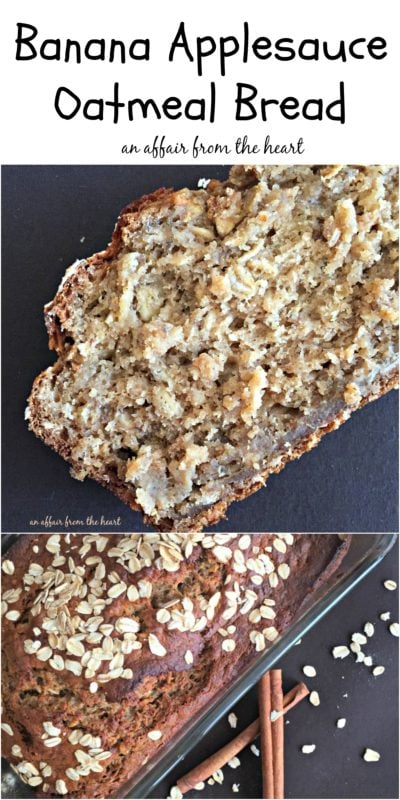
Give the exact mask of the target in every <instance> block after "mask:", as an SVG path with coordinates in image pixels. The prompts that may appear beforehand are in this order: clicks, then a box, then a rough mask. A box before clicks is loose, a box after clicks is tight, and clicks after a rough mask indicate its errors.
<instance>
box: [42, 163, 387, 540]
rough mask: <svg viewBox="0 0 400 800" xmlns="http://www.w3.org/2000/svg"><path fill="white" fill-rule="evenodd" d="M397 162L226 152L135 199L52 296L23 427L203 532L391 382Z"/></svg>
mask: <svg viewBox="0 0 400 800" xmlns="http://www.w3.org/2000/svg"><path fill="white" fill-rule="evenodd" d="M396 220H397V170H396V169H395V168H392V167H381V166H368V167H364V166H360V167H353V166H336V167H332V166H327V167H320V166H318V167H293V166H282V167H266V166H264V167H233V168H232V170H231V172H230V177H229V180H228V181H227V182H225V183H219V182H218V181H211V182H210V184H209V185H208V187H207V190H204V189H198V190H188V189H181V190H180V191H172V190H164V189H161V190H159V191H158V192H155V193H154V194H152V195H150V196H146V197H144V198H142V199H141V200H139V201H137V202H136V203H133V204H132V205H131V206H128V207H127V208H126V209H125V210H124V211H123V212H122V213H121V215H120V217H119V220H118V223H117V226H116V229H115V231H114V235H113V239H112V242H111V244H110V245H109V247H108V248H107V249H106V250H105V251H103V252H101V253H98V254H96V255H95V256H93V257H92V258H89V259H88V260H83V261H79V262H77V263H76V264H75V265H73V266H72V267H71V268H70V270H68V271H67V273H66V276H65V278H64V280H63V282H62V284H61V286H60V289H59V291H58V293H57V295H56V297H55V298H54V300H53V301H52V302H51V303H49V305H48V306H46V324H47V327H48V331H49V336H50V347H51V348H55V349H56V351H57V352H58V360H57V362H56V363H55V364H54V365H53V366H52V367H50V368H49V369H47V370H45V372H43V373H42V374H41V375H39V377H38V378H37V379H36V381H35V384H34V387H33V390H32V393H31V396H30V399H29V406H28V410H27V416H28V419H29V425H30V427H31V429H32V430H33V431H34V432H35V433H36V434H37V435H38V436H39V437H40V438H41V439H43V441H44V442H46V443H47V444H49V445H51V446H52V447H53V448H54V449H55V450H56V451H57V452H59V453H60V454H61V455H62V456H63V457H64V458H65V459H66V460H67V461H69V462H70V463H71V464H72V467H73V475H74V476H75V477H76V478H79V479H83V478H85V477H86V476H89V477H92V478H94V479H95V480H97V481H99V482H100V483H102V484H103V485H104V486H106V487H108V488H109V489H111V490H112V491H113V492H115V493H116V494H117V495H118V496H119V497H120V498H121V499H122V500H124V501H125V502H126V503H128V505H130V506H131V507H132V508H134V509H140V510H143V512H144V514H145V516H146V520H147V521H148V522H149V523H150V524H152V525H153V526H155V527H157V528H159V529H164V530H168V529H173V530H182V531H184V530H197V529H201V528H202V527H203V526H204V525H207V524H210V523H214V522H216V521H218V519H219V518H220V517H221V516H222V515H223V513H224V511H225V509H226V507H227V506H228V504H229V503H230V502H231V501H232V500H234V499H238V498H242V497H245V496H246V495H248V494H250V493H251V492H253V491H255V490H256V489H258V488H260V486H262V485H263V483H264V482H265V479H266V477H267V476H268V475H269V474H270V473H271V472H276V471H278V470H280V469H281V468H282V466H283V465H284V464H285V463H286V462H287V461H288V460H290V459H292V458H296V457H298V456H299V455H300V454H301V453H303V452H304V451H305V450H309V449H310V448H311V447H313V446H314V445H315V444H317V442H318V441H319V439H320V438H321V436H322V435H323V434H324V433H326V432H328V431H330V430H332V429H334V428H336V427H338V425H340V424H341V423H342V422H343V421H344V420H346V419H347V418H348V417H349V415H350V413H351V411H352V410H354V409H355V408H357V407H358V406H361V405H363V404H364V403H365V402H367V401H369V400H373V399H374V398H376V397H378V396H379V395H381V394H383V393H384V392H386V391H387V390H388V389H390V388H391V387H393V386H395V385H396V384H397V379H398V367H397V355H396V350H397V333H396V327H395V326H396V318H397V291H396V286H395V284H396V279H397V245H396V242H397V221H396Z"/></svg>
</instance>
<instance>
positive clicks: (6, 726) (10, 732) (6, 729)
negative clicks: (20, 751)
mask: <svg viewBox="0 0 400 800" xmlns="http://www.w3.org/2000/svg"><path fill="white" fill-rule="evenodd" d="M1 729H2V731H4V732H5V733H8V735H9V736H14V731H13V729H12V727H11V725H9V724H8V722H2V723H1Z"/></svg>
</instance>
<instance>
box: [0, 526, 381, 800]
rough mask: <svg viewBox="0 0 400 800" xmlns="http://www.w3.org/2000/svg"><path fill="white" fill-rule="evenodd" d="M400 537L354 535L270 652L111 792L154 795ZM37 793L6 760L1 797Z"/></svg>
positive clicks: (6, 540) (7, 539) (6, 538)
mask: <svg viewBox="0 0 400 800" xmlns="http://www.w3.org/2000/svg"><path fill="white" fill-rule="evenodd" d="M17 535H20V536H23V535H24V534H3V535H2V545H3V552H4V550H5V549H7V548H8V547H9V546H10V544H11V543H12V541H13V540H14V539H15V537H16V536H17ZM311 535H312V534H311ZM343 535H346V534H341V536H343ZM396 536H397V534H394V533H393V534H391V533H382V534H374V533H371V534H368V533H365V534H364V533H358V534H353V535H352V539H351V544H350V548H349V552H348V554H347V556H346V558H345V559H344V560H343V562H342V564H341V565H340V567H339V569H338V570H337V571H336V572H335V573H334V574H333V575H332V576H331V577H330V579H329V580H328V581H327V582H326V583H325V584H323V585H322V586H321V587H320V589H319V590H318V591H317V592H315V593H314V594H313V595H312V596H311V598H310V600H309V601H308V603H307V604H306V605H303V607H302V610H301V613H300V614H299V615H298V617H297V618H296V619H295V620H294V621H293V622H292V623H291V625H290V626H289V627H288V628H287V629H286V631H285V632H284V634H282V636H281V637H280V638H279V639H277V640H276V642H274V643H273V644H272V645H271V646H270V648H269V649H268V650H267V651H264V652H262V653H259V654H255V657H254V660H253V661H252V662H251V664H250V665H248V666H247V667H246V669H245V670H244V671H243V672H242V673H241V674H239V675H238V676H237V678H236V680H235V681H234V682H233V683H232V684H231V685H230V686H229V688H228V689H226V688H225V689H223V690H222V691H221V692H220V693H219V694H218V695H216V696H215V697H214V699H213V700H212V702H211V703H210V704H209V705H208V706H207V707H206V708H205V709H204V710H203V711H202V712H201V713H200V714H199V716H198V717H197V718H196V719H193V720H190V721H189V722H188V723H187V724H186V725H185V726H184V727H183V728H182V729H181V730H180V731H179V732H178V733H177V734H176V736H175V737H174V738H173V739H172V740H170V741H169V742H168V743H167V744H166V745H165V747H164V748H162V749H161V750H159V751H158V753H157V755H156V756H155V757H154V758H153V759H151V760H150V761H149V762H148V764H146V765H145V766H144V767H143V769H142V770H140V772H139V773H136V775H135V776H134V778H133V779H132V780H131V781H130V782H129V784H127V785H126V786H125V787H124V790H123V791H122V792H121V793H119V794H118V795H112V796H115V797H117V796H118V797H121V796H122V797H126V798H145V797H152V796H154V789H155V787H156V785H157V783H158V782H159V781H160V780H162V779H163V778H164V777H165V775H166V774H167V773H168V771H169V770H170V769H172V767H174V766H176V764H177V763H178V762H179V761H181V760H182V759H183V758H184V757H185V755H186V754H187V753H188V752H189V751H190V750H192V749H193V748H195V747H196V746H197V745H198V743H199V742H200V741H201V739H203V738H204V736H206V735H207V733H208V732H209V731H210V730H211V728H212V727H213V725H215V723H216V722H217V721H218V720H219V719H220V718H221V717H222V716H223V715H225V714H226V713H227V712H228V711H229V709H230V708H231V707H232V706H233V705H234V704H235V703H236V702H237V701H238V700H239V699H240V698H241V697H242V696H243V695H244V694H245V693H246V692H247V691H248V690H249V689H250V688H251V687H252V686H253V685H254V684H255V683H257V681H258V680H259V679H260V677H261V675H263V673H264V672H266V671H267V670H268V669H270V668H271V667H273V665H274V664H275V663H276V662H277V661H278V660H279V659H280V658H281V657H282V656H283V655H284V653H286V651H287V650H289V648H290V647H292V646H293V644H294V643H295V642H296V641H297V640H298V639H300V638H302V637H303V636H304V635H305V634H306V633H307V631H308V630H310V628H312V627H313V626H314V625H315V624H316V623H317V622H319V621H320V620H322V618H323V617H324V616H325V614H327V613H328V611H330V610H331V609H333V608H334V607H335V606H336V605H337V604H338V603H339V602H340V600H341V599H342V598H343V597H344V596H345V595H346V594H347V593H348V592H350V591H351V590H352V589H354V587H356V586H357V584H358V583H359V581H361V580H362V579H363V578H364V577H365V576H366V575H368V573H369V572H370V571H371V570H372V569H374V567H375V566H376V565H377V564H378V563H379V562H380V561H381V560H382V558H383V557H384V556H385V555H386V554H387V553H388V552H389V550H390V549H391V547H392V546H393V544H394V542H395V540H396ZM338 613H340V610H339V611H338ZM182 771H184V768H183V769H182ZM35 796H36V795H35V794H34V793H33V792H32V791H31V790H30V789H29V787H27V786H26V785H25V784H23V783H22V782H21V781H19V780H18V778H17V777H16V775H15V773H14V772H13V771H12V770H11V768H10V767H9V765H8V764H7V763H6V762H3V775H2V797H3V798H20V799H22V798H29V797H32V798H34V797H35Z"/></svg>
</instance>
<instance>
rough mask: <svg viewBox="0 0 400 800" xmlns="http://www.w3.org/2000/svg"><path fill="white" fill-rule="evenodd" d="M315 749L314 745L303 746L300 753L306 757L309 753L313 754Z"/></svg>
mask: <svg viewBox="0 0 400 800" xmlns="http://www.w3.org/2000/svg"><path fill="white" fill-rule="evenodd" d="M315 748H316V745H315V744H303V746H302V748H301V752H302V753H305V754H306V755H309V754H310V753H313V752H314V750H315Z"/></svg>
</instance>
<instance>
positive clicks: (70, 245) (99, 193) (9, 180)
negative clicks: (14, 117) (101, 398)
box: [2, 165, 398, 532]
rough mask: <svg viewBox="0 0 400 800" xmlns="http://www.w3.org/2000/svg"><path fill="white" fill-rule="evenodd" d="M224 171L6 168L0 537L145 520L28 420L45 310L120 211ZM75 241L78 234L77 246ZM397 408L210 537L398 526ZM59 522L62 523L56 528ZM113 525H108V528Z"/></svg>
mask: <svg viewBox="0 0 400 800" xmlns="http://www.w3.org/2000/svg"><path fill="white" fill-rule="evenodd" d="M226 174H227V168H226V167H212V166H210V167H204V166H192V167H188V166H185V167H175V166H158V165H157V166H146V167H143V168H141V167H129V166H124V167H119V166H114V167H86V166H75V167H70V166H68V167H51V166H45V167H3V170H2V178H3V517H2V530H3V531H12V532H13V531H29V530H37V529H38V528H37V527H35V526H34V525H32V524H31V522H32V521H34V520H37V521H39V529H40V528H41V529H42V530H43V529H44V524H43V523H44V521H45V520H46V517H50V518H51V529H52V530H65V529H66V526H65V520H66V518H69V520H70V521H72V522H73V521H75V522H76V524H75V525H74V524H70V525H69V526H68V529H70V530H90V529H91V525H92V524H93V523H92V524H91V523H90V522H89V523H87V518H88V517H92V518H93V519H94V520H97V521H98V523H101V522H102V517H103V518H104V520H105V521H106V522H108V525H107V524H105V525H102V524H97V526H96V527H97V530H109V529H110V527H109V524H110V523H111V526H112V529H113V530H122V531H127V530H128V531H139V530H142V529H143V522H142V517H141V515H139V514H137V513H133V512H131V511H130V510H129V509H128V508H127V507H126V506H125V505H123V504H122V503H121V502H120V501H119V500H117V499H116V498H115V497H113V495H111V494H110V493H109V492H107V491H106V490H104V489H102V488H101V487H100V486H98V485H97V484H95V483H94V482H93V481H87V480H86V481H85V482H83V483H79V482H77V481H74V480H73V479H72V478H70V476H69V468H68V466H67V464H65V463H64V462H63V460H62V459H61V458H60V457H59V456H57V455H56V454H55V453H53V452H52V451H51V450H50V449H49V448H47V447H45V445H43V444H42V443H41V442H39V441H38V440H36V439H35V437H34V436H33V434H31V433H30V432H29V431H28V430H27V427H26V423H25V422H24V409H25V401H26V397H27V395H28V394H29V391H30V388H31V384H32V381H33V379H34V377H35V376H36V375H37V374H38V373H39V372H40V371H41V370H42V369H44V368H45V367H46V366H48V365H49V364H50V363H51V362H52V360H53V358H54V356H53V355H52V354H51V353H49V351H48V348H47V335H46V331H45V327H44V323H43V314H42V308H43V305H44V303H45V302H47V301H49V300H50V299H51V298H52V297H53V295H54V293H55V291H56V289H57V286H58V284H59V281H60V279H61V277H62V276H63V274H64V271H65V268H66V267H67V266H69V265H70V264H71V263H72V262H73V261H74V260H75V259H76V258H81V257H84V256H88V255H90V254H91V253H93V252H95V251H97V250H100V249H102V248H103V247H104V246H105V244H106V242H107V241H108V239H109V238H110V235H111V231H112V228H113V226H114V223H115V220H116V218H117V215H118V212H119V211H120V209H121V208H122V207H123V206H124V205H126V204H127V203H128V202H129V201H130V200H132V199H133V198H135V197H138V196H140V195H141V194H143V193H146V192H150V191H152V190H154V189H155V188H157V187H159V186H160V185H164V186H171V185H173V186H175V187H180V186H183V185H189V186H193V187H194V186H196V185H197V180H198V178H200V177H203V176H211V175H212V176H215V177H219V178H224V177H225V176H226ZM82 237H85V239H84V241H83V242H82V241H81V239H82ZM397 419H398V400H397V396H396V394H395V393H394V392H391V393H390V394H389V395H387V396H386V397H385V398H382V399H381V400H379V401H378V402H376V403H373V404H371V405H370V406H368V407H366V408H364V409H363V410H361V411H358V412H357V413H356V414H355V415H354V416H353V418H352V419H351V420H350V421H349V422H347V423H346V425H345V426H344V427H342V428H341V429H340V430H338V431H336V432H335V433H332V434H330V435H329V436H327V437H325V438H324V440H323V441H322V442H321V444H320V445H319V447H318V448H317V449H316V450H313V451H312V452H311V453H308V454H306V455H304V456H302V458H301V459H300V460H299V461H297V462H294V463H292V464H289V465H288V466H287V467H286V468H285V470H284V471H283V472H282V473H281V474H280V475H275V476H272V477H271V478H270V480H269V481H268V487H267V488H266V489H263V490H262V491H260V492H258V493H257V494H256V495H253V496H252V497H250V498H248V499H247V500H246V501H244V502H242V503H236V504H234V505H233V506H231V509H230V511H229V513H228V518H227V520H224V521H222V522H221V523H220V524H219V525H218V526H217V527H216V528H214V530H221V531H229V530H237V531H249V530H250V531H251V530H254V531H255V530H265V529H268V530H270V531H276V530H278V531H281V530H306V531H315V532H318V531H346V530H353V531H371V532H373V531H376V530H379V531H390V530H394V529H397V524H398V517H397V513H398V509H397V483H398V474H397V466H396V465H397V441H398V438H397V437H398V429H397V427H398V426H397ZM57 520H60V521H61V523H62V524H61V525H54V522H56V521H57ZM114 521H116V522H115V524H114Z"/></svg>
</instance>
